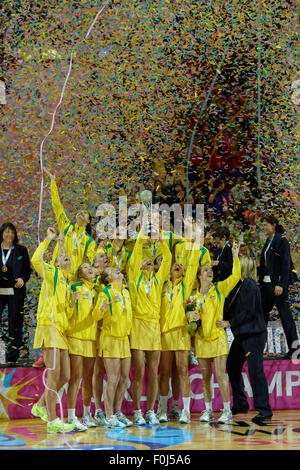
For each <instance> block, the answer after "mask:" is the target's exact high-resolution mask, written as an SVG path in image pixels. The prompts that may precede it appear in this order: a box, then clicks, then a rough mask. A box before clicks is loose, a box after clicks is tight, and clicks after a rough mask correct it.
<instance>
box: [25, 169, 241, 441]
mask: <svg viewBox="0 0 300 470" xmlns="http://www.w3.org/2000/svg"><path fill="white" fill-rule="evenodd" d="M49 175H50V177H51V198H52V207H53V210H54V213H55V217H56V220H57V226H58V228H57V229H55V228H53V227H49V228H48V231H47V237H46V239H45V240H43V241H42V242H41V244H40V245H39V246H38V247H37V249H36V251H35V253H34V255H33V256H32V260H31V262H32V265H33V267H34V269H35V270H36V272H37V273H38V274H39V275H41V276H42V278H43V283H42V287H41V291H40V297H39V304H38V312H37V327H36V332H35V339H34V348H36V349H41V350H42V351H43V357H44V362H45V365H46V367H47V386H46V387H45V391H44V393H43V395H42V397H41V398H40V400H39V401H38V403H36V404H35V405H34V406H33V408H32V414H33V415H34V416H39V417H41V418H42V419H43V420H44V421H46V422H47V430H48V432H49V433H56V432H69V431H85V430H87V429H88V428H89V427H93V426H96V425H105V426H108V427H120V428H122V427H126V426H131V425H143V424H145V423H147V424H152V425H154V424H159V423H163V422H167V421H168V420H169V419H170V416H173V417H176V418H178V420H179V422H180V423H182V424H184V423H189V422H190V396H191V385H190V380H189V375H188V367H189V354H190V351H191V348H193V349H194V354H195V357H196V358H198V363H199V366H200V369H201V372H202V375H203V393H204V398H205V410H204V411H203V413H202V415H201V418H200V420H201V421H211V420H212V419H213V411H212V404H211V401H212V393H211V375H212V369H211V364H212V362H213V364H214V370H215V374H216V378H217V380H218V384H219V387H220V392H221V396H222V399H223V403H224V408H223V412H222V414H221V416H220V417H219V420H218V421H219V422H220V423H227V422H231V420H232V414H231V410H230V392H229V384H228V381H227V379H226V358H227V355H228V349H229V348H228V343H227V336H226V332H225V328H224V325H223V323H222V321H223V308H224V302H225V298H226V297H227V296H228V294H229V293H230V292H231V291H232V290H233V289H234V287H235V286H236V285H237V283H238V282H239V281H240V279H241V262H242V259H241V262H240V259H239V247H238V245H237V243H235V242H234V243H233V245H232V248H231V251H232V258H233V259H232V268H231V269H230V271H231V272H229V273H228V274H226V275H225V278H224V279H223V280H220V281H218V282H213V280H214V272H213V266H212V264H213V263H212V261H211V257H210V253H209V251H208V249H207V248H205V247H204V246H202V244H200V243H198V241H196V240H190V239H186V238H182V239H181V240H178V239H175V238H174V236H173V235H174V234H173V233H172V232H171V231H170V232H163V231H161V233H160V236H159V239H157V240H152V239H151V238H150V237H149V236H148V235H147V229H146V221H145V220H144V219H143V220H142V221H141V225H140V228H139V232H138V236H137V237H136V239H128V240H120V239H118V238H116V239H113V240H110V241H106V242H102V243H100V245H98V246H97V244H96V242H95V240H94V239H93V238H92V237H91V236H90V235H89V233H88V231H89V230H88V226H89V222H90V220H89V214H88V212H86V211H79V212H78V213H77V215H76V223H74V224H72V223H71V222H70V220H69V218H68V217H67V215H66V214H65V211H64V209H63V206H62V204H61V202H60V198H59V193H58V189H57V185H56V181H55V177H54V176H53V175H51V174H50V173H49ZM51 242H55V247H54V250H53V255H52V261H51V262H46V261H45V255H46V254H47V250H49V245H50V244H51ZM224 247H225V248H227V245H226V244H225V246H223V249H222V251H223V250H224ZM245 259H247V258H246V257H245ZM243 262H245V260H244V261H243ZM214 264H218V263H214ZM145 364H146V365H147V377H146V382H147V391H146V394H147V412H146V414H145V416H144V415H143V413H142V411H141V407H140V401H141V396H142V385H143V380H144V375H145V370H146V367H145ZM131 365H133V367H134V376H133V381H132V387H131V394H132V400H133V405H134V416H133V422H132V421H130V420H129V419H128V418H127V417H126V416H125V415H124V414H123V412H122V409H121V408H122V401H123V398H124V395H125V391H126V386H127V380H128V377H129V371H130V367H131ZM104 374H106V376H107V382H106V386H105V387H104V386H103V379H104ZM170 378H171V381H172V395H173V404H172V408H171V410H170V411H169V412H168V395H169V381H170ZM67 382H68V390H67V403H68V418H67V420H66V422H63V420H61V419H59V418H58V417H57V413H56V398H57V396H56V395H57V392H58V391H59V390H60V389H61V387H62V386H63V385H64V384H65V383H67ZM80 384H82V400H83V416H82V420H81V421H79V419H78V417H77V416H76V412H75V411H76V403H77V399H78V391H79V387H80ZM180 393H181V394H182V403H183V407H182V409H179V405H178V400H179V395H180ZM102 394H103V395H104V408H105V411H103V409H102V404H101V397H102ZM92 398H93V399H94V402H95V409H96V411H95V415H94V416H92V414H91V401H92ZM156 401H157V402H158V409H157V411H156V412H155V411H154V407H155V404H156Z"/></svg>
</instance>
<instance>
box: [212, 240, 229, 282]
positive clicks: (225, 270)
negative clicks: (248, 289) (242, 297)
mask: <svg viewBox="0 0 300 470" xmlns="http://www.w3.org/2000/svg"><path fill="white" fill-rule="evenodd" d="M213 259H214V260H217V259H219V264H218V266H213V273H214V279H213V282H218V281H224V279H226V278H227V277H228V276H231V274H232V266H233V257H232V249H231V245H230V244H226V245H225V246H224V248H223V251H222V249H221V248H218V249H217V250H216V251H215V252H214V256H213Z"/></svg>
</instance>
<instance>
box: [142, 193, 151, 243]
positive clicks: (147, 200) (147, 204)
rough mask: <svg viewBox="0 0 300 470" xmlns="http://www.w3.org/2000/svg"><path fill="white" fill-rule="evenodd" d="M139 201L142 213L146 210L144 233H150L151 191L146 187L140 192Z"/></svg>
mask: <svg viewBox="0 0 300 470" xmlns="http://www.w3.org/2000/svg"><path fill="white" fill-rule="evenodd" d="M140 202H141V204H142V206H143V207H142V208H141V209H142V213H143V212H144V211H146V213H147V215H148V222H147V227H146V234H147V235H149V234H150V233H151V217H152V192H151V191H149V190H148V189H145V190H144V191H141V192H140Z"/></svg>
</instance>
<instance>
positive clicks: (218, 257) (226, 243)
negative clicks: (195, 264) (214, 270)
mask: <svg viewBox="0 0 300 470" xmlns="http://www.w3.org/2000/svg"><path fill="white" fill-rule="evenodd" d="M226 245H229V243H228V241H227V242H225V245H224V246H223V248H222V250H221V253H219V254H218V256H217V260H218V259H220V256H221V255H222V253H223V250H224V248H225V246H226Z"/></svg>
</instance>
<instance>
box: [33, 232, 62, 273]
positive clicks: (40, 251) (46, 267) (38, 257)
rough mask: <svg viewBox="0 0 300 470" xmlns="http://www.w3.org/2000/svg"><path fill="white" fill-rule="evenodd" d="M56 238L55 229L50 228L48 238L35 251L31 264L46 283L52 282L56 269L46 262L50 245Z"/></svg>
mask: <svg viewBox="0 0 300 470" xmlns="http://www.w3.org/2000/svg"><path fill="white" fill-rule="evenodd" d="M55 238H56V231H55V229H53V228H51V227H50V228H48V230H47V238H46V239H45V240H44V241H42V242H41V243H40V245H39V246H38V247H37V249H36V250H35V252H34V254H33V256H32V258H31V263H32V266H33V267H34V269H35V270H36V272H37V273H38V274H39V275H40V276H42V277H43V278H44V279H45V281H50V280H52V277H53V273H54V270H55V267H54V266H53V265H51V264H50V263H47V262H46V261H44V254H45V252H46V250H47V248H48V246H49V243H50V242H51V241H52V240H54V239H55Z"/></svg>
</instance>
